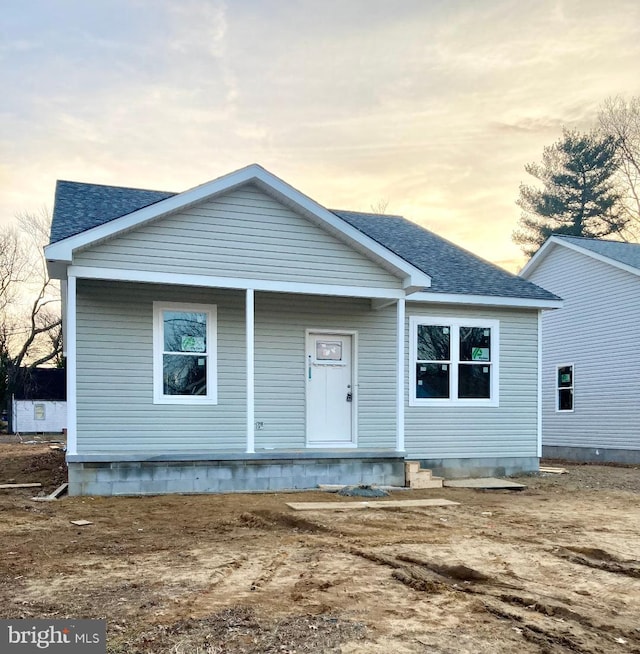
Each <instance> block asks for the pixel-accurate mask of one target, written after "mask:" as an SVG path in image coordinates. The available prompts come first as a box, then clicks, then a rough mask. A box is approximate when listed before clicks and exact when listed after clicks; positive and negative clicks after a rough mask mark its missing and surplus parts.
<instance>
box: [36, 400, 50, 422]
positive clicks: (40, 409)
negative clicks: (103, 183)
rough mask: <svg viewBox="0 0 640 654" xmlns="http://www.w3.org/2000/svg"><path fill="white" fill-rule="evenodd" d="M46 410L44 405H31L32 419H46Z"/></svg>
mask: <svg viewBox="0 0 640 654" xmlns="http://www.w3.org/2000/svg"><path fill="white" fill-rule="evenodd" d="M46 413H47V412H46V409H45V406H44V404H42V403H38V404H34V405H33V419H34V420H44V419H45V418H46Z"/></svg>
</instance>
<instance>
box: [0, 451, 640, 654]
mask: <svg viewBox="0 0 640 654" xmlns="http://www.w3.org/2000/svg"><path fill="white" fill-rule="evenodd" d="M568 469H569V474H566V475H561V476H560V475H543V476H536V477H528V478H524V479H521V480H520V481H522V482H523V483H525V484H527V485H528V488H527V490H524V491H515V492H514V491H474V490H464V489H443V490H428V491H399V492H396V493H394V494H393V496H392V497H393V499H419V498H437V497H438V498H445V499H449V500H454V501H456V502H459V503H460V504H459V506H448V507H427V508H419V509H416V508H411V509H389V508H387V509H384V508H369V509H365V510H337V511H313V512H296V511H293V510H291V509H289V508H288V507H287V506H286V504H285V503H286V502H291V501H304V502H310V501H316V500H317V501H332V502H335V503H336V505H341V506H344V505H346V504H347V503H349V502H351V501H354V500H355V501H357V499H358V498H343V497H339V496H337V495H335V494H327V493H321V492H307V493H278V494H252V495H240V494H238V495H224V496H220V495H218V496H215V495H213V496H165V497H141V498H106V499H105V498H88V497H85V498H64V499H62V500H59V501H56V502H49V503H45V502H34V501H32V500H31V499H30V497H31V496H32V495H33V494H34V493H33V491H30V490H3V491H0V614H1V615H0V617H3V618H15V617H47V618H49V617H51V618H54V617H56V618H57V617H71V618H106V619H107V621H108V623H107V624H108V627H107V629H108V635H109V646H108V647H109V652H111V653H112V654H115V653H118V654H137V653H141V652H145V653H153V654H164V653H167V654H168V653H170V652H172V653H176V654H177V653H184V654H197V653H200V652H202V653H205V652H208V653H210V652H216V653H222V652H224V653H229V652H246V653H258V652H259V653H263V652H277V653H279V654H283V653H285V654H286V653H293V652H296V653H300V652H314V653H315V652H345V653H347V652H367V653H380V654H390V653H392V654H401V653H403V652H430V653H436V654H437V653H445V652H446V653H454V652H455V653H458V652H469V653H470V654H482V653H487V654H496V653H501V652H519V653H523V654H525V653H528V652H588V653H596V652H600V653H603V654H609V653H611V652H614V653H615V652H621V653H626V652H640V561H639V560H638V559H639V558H640V554H639V552H640V470H638V469H637V468H624V467H602V466H568ZM64 474H65V471H64V462H63V457H62V453H60V452H52V451H51V450H50V449H49V448H48V446H47V445H17V444H14V445H11V444H0V482H3V483H6V482H8V481H13V482H31V481H40V482H42V483H43V484H44V490H46V491H51V490H53V488H55V487H56V485H57V484H58V483H59V482H60V480H61V479H62V478H63V477H64ZM372 501H373V500H372ZM79 519H84V520H89V521H91V522H92V523H93V524H91V525H88V526H84V527H76V526H74V525H72V524H71V522H70V521H71V520H79Z"/></svg>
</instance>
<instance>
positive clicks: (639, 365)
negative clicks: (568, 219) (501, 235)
mask: <svg viewBox="0 0 640 654" xmlns="http://www.w3.org/2000/svg"><path fill="white" fill-rule="evenodd" d="M520 274H521V276H522V277H524V278H526V279H528V280H530V281H533V282H535V283H536V284H541V285H543V286H544V287H545V288H548V289H550V290H551V291H553V292H554V293H556V294H558V295H560V296H561V297H562V298H563V300H564V308H562V309H560V310H559V311H551V312H546V313H545V314H544V318H543V321H542V325H543V330H542V334H543V348H542V352H543V358H542V360H543V376H542V387H543V395H542V407H543V419H542V427H543V428H542V435H543V436H542V444H543V454H544V456H549V457H562V458H566V459H571V460H577V461H610V462H623V463H640V374H639V371H640V245H637V244H631V243H621V242H618V241H604V240H599V239H590V238H577V237H571V236H552V237H551V238H549V239H548V240H547V241H546V242H545V244H544V245H543V246H542V247H541V248H540V250H539V251H538V252H537V253H536V255H535V256H534V257H533V258H532V259H531V260H530V261H529V263H528V264H527V265H526V266H525V267H524V268H523V270H522V272H521V273H520Z"/></svg>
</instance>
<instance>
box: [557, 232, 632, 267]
mask: <svg viewBox="0 0 640 654" xmlns="http://www.w3.org/2000/svg"><path fill="white" fill-rule="evenodd" d="M556 238H561V239H562V240H563V241H567V242H569V243H573V244H574V245H577V246H578V247H581V248H584V249H585V250H590V251H591V252H594V253H595V254H599V255H601V256H603V257H608V258H609V259H613V260H614V261H617V262H618V263H624V264H625V265H627V266H631V267H632V268H637V269H638V270H640V243H624V242H622V241H606V240H602V239H597V238H581V237H579V236H563V235H556Z"/></svg>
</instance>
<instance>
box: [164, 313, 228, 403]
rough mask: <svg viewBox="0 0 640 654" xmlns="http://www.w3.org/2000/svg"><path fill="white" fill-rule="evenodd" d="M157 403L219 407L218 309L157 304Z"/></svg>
mask: <svg viewBox="0 0 640 654" xmlns="http://www.w3.org/2000/svg"><path fill="white" fill-rule="evenodd" d="M153 314H154V315H153V322H154V328H153V348H154V371H153V375H154V379H153V383H154V388H153V391H154V402H155V403H156V404H215V403H216V402H217V388H216V378H217V374H216V367H217V366H216V363H217V362H216V307H215V305H203V304H178V303H162V302H154V303H153Z"/></svg>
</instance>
